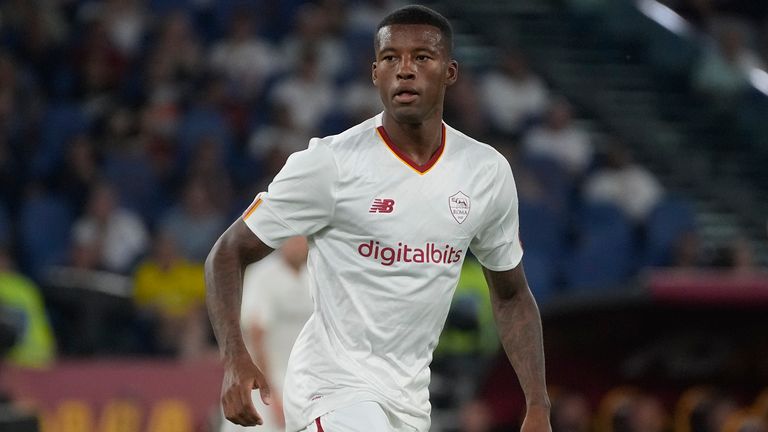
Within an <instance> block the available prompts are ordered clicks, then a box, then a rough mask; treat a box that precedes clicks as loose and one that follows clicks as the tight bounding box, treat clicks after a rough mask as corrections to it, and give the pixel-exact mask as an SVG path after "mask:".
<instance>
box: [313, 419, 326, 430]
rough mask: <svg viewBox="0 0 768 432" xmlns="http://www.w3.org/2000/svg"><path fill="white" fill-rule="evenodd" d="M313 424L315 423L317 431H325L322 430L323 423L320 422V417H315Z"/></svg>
mask: <svg viewBox="0 0 768 432" xmlns="http://www.w3.org/2000/svg"><path fill="white" fill-rule="evenodd" d="M315 424H316V425H317V432H325V431H324V430H323V425H322V424H320V417H318V418H316V419H315Z"/></svg>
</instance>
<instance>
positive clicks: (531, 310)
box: [483, 263, 551, 432]
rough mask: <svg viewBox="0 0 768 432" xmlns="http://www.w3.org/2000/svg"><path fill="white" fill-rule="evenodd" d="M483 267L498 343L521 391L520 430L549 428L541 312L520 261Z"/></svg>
mask: <svg viewBox="0 0 768 432" xmlns="http://www.w3.org/2000/svg"><path fill="white" fill-rule="evenodd" d="M483 271H484V273H485V279H486V280H487V281H488V286H489V288H490V294H491V305H492V307H493V316H494V319H495V321H496V326H497V328H498V331H499V337H500V338H501V343H502V345H503V346H504V351H506V353H507V358H509V361H510V363H511V364H512V367H514V368H515V372H516V373H517V377H518V379H519V380H520V385H521V387H522V388H523V392H524V393H525V400H526V416H525V420H524V422H523V426H522V428H521V431H522V432H547V431H551V426H550V424H549V409H550V403H549V397H548V395H547V386H546V377H545V372H544V344H543V337H542V329H541V316H540V315H539V308H538V306H536V301H535V300H534V298H533V294H531V290H530V289H529V288H528V282H527V281H526V279H525V272H524V271H523V264H522V263H520V264H518V265H517V267H515V268H514V269H512V270H507V271H492V270H488V269H487V268H484V269H483Z"/></svg>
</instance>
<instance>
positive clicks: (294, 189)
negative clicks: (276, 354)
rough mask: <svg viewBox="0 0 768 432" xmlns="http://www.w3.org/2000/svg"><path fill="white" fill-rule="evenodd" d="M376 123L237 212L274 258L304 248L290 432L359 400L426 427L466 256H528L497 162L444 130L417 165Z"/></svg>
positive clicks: (508, 182)
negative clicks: (302, 240)
mask: <svg viewBox="0 0 768 432" xmlns="http://www.w3.org/2000/svg"><path fill="white" fill-rule="evenodd" d="M381 120H382V114H379V115H378V116H376V117H374V118H372V119H369V120H367V121H365V122H363V123H361V124H359V125H357V126H355V127H353V128H351V129H349V130H347V131H345V132H343V133H341V134H339V135H334V136H330V137H326V138H322V139H317V138H314V139H312V140H311V141H310V144H309V148H308V149H307V150H304V151H301V152H298V153H295V154H293V155H291V157H290V158H289V159H288V161H287V162H286V164H285V166H284V167H283V169H282V170H281V171H280V173H278V175H277V176H276V177H275V179H274V180H273V182H272V183H271V184H270V186H269V188H268V191H267V192H266V193H261V194H259V196H258V197H257V198H256V200H255V201H254V203H253V204H252V205H251V207H250V208H249V209H248V210H247V211H246V212H245V213H244V215H243V219H244V220H245V222H246V224H247V225H248V226H249V227H250V229H251V230H252V231H253V232H254V233H255V234H256V235H257V236H258V237H259V238H260V239H261V240H262V241H263V242H264V243H266V244H267V245H269V246H270V247H273V248H277V247H279V246H280V244H281V242H282V241H284V240H285V239H287V238H288V237H291V236H295V235H305V236H308V238H309V258H308V268H309V272H310V292H311V295H312V297H313V299H314V311H313V314H312V317H311V318H310V319H309V321H308V322H307V324H306V325H305V326H304V329H303V330H302V332H301V334H300V335H299V338H298V340H297V341H296V344H295V345H294V348H293V351H292V353H291V357H290V360H289V365H288V372H287V375H286V381H285V387H284V388H285V394H284V406H285V414H286V429H287V430H288V431H297V430H300V429H303V428H305V427H306V426H307V425H308V424H310V423H311V422H313V421H314V420H315V418H317V417H319V416H321V415H322V414H324V413H326V412H329V411H332V410H334V409H337V408H341V407H343V406H347V405H351V404H353V403H355V402H360V401H376V402H378V403H380V404H381V405H382V406H383V407H384V408H385V409H386V410H387V411H388V412H390V413H391V414H392V415H394V416H396V417H397V419H398V420H399V421H401V422H403V423H405V424H408V425H411V426H413V427H414V428H415V429H416V430H418V431H427V430H429V424H430V404H429V392H428V384H429V378H430V372H429V364H430V362H431V360H432V351H433V349H434V348H435V345H436V344H437V341H438V338H439V335H440V331H441V330H442V327H443V324H444V322H445V318H446V316H447V314H448V309H449V306H450V303H451V297H452V295H453V291H454V289H455V287H456V283H457V281H458V277H459V272H460V270H461V265H462V262H463V260H464V256H465V254H466V251H467V248H468V247H469V248H471V250H472V252H473V253H474V254H475V255H476V256H477V258H478V259H479V260H480V262H481V263H482V264H483V265H484V266H485V267H487V268H489V269H491V270H497V271H501V270H509V269H512V268H514V267H516V266H517V264H518V263H519V262H520V260H521V258H522V248H521V246H520V241H519V237H518V218H517V206H518V203H517V192H516V190H515V183H514V180H513V178H512V172H511V170H510V167H509V164H508V162H507V161H506V159H504V157H503V156H501V155H500V154H499V153H498V152H497V151H496V150H494V149H493V148H492V147H490V146H487V145H485V144H482V143H479V142H477V141H475V140H473V139H471V138H469V137H467V136H466V135H464V134H462V133H460V132H458V131H456V130H454V129H452V128H451V127H448V126H446V125H443V142H442V145H441V147H440V148H439V149H438V150H437V151H436V152H435V155H434V156H433V157H432V159H431V160H430V161H429V162H427V163H426V164H425V165H422V166H418V165H416V164H414V163H412V162H410V160H409V159H408V158H407V156H405V155H403V154H402V153H401V152H400V151H399V150H398V149H397V148H396V147H395V145H394V144H393V143H392V142H391V141H390V139H389V138H388V136H387V134H386V132H385V131H384V129H383V127H381Z"/></svg>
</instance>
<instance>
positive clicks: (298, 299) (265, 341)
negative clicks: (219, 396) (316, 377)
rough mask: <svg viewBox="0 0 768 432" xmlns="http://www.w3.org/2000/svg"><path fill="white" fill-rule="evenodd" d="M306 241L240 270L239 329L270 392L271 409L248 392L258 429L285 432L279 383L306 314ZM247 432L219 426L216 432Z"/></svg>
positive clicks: (308, 306)
mask: <svg viewBox="0 0 768 432" xmlns="http://www.w3.org/2000/svg"><path fill="white" fill-rule="evenodd" d="M306 261H307V240H306V239H305V238H304V237H293V238H291V239H289V240H287V241H286V242H285V243H283V245H282V247H281V248H280V250H278V251H277V252H275V253H273V254H272V255H270V256H269V257H267V258H265V259H264V260H262V261H259V262H258V263H256V264H254V265H252V266H249V267H248V268H247V269H246V273H245V279H244V281H243V302H242V312H241V314H240V323H241V326H242V328H243V335H244V336H245V341H246V346H247V347H248V351H249V352H250V354H251V357H252V358H253V360H254V362H255V363H256V364H257V365H259V368H261V370H262V372H264V374H265V376H266V377H267V380H268V381H269V386H270V389H271V390H272V401H273V402H272V405H271V406H269V407H267V406H264V404H263V403H262V402H261V397H260V396H259V392H258V391H254V392H252V396H253V402H254V404H255V405H256V407H257V408H256V410H257V411H258V412H259V413H260V414H262V416H263V417H264V424H263V425H262V426H260V427H259V428H258V429H259V430H262V431H264V432H272V431H278V430H285V420H284V419H283V410H282V404H281V403H280V401H282V398H283V396H282V395H283V381H284V378H285V371H286V368H287V366H288V357H289V355H290V353H291V349H292V348H293V343H294V341H295V340H296V338H297V337H298V336H299V332H300V331H301V329H302V328H303V327H304V324H305V323H306V322H307V319H308V318H309V317H310V315H311V314H312V299H311V297H310V293H309V277H308V275H307V269H306ZM242 430H251V428H243V427H240V426H236V425H234V424H233V423H230V422H228V421H226V420H225V421H224V423H223V424H222V427H221V432H234V431H242Z"/></svg>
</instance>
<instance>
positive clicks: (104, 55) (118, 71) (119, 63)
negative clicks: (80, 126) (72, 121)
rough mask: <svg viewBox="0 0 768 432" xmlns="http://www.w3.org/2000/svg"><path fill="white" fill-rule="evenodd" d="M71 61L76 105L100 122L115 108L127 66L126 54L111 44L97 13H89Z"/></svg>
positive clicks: (105, 28)
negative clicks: (93, 14) (74, 75)
mask: <svg viewBox="0 0 768 432" xmlns="http://www.w3.org/2000/svg"><path fill="white" fill-rule="evenodd" d="M74 61H75V65H76V68H75V70H76V72H77V89H76V96H77V99H78V101H79V102H80V109H82V110H83V112H85V113H86V114H87V115H88V117H89V118H90V119H92V120H93V121H95V122H96V123H100V122H101V121H103V119H104V118H105V117H106V116H107V115H109V113H110V112H111V111H113V110H114V109H116V108H117V105H118V103H119V99H118V96H119V95H118V92H119V89H120V85H121V84H122V81H123V79H124V78H125V74H126V72H127V70H128V58H126V57H125V56H124V55H123V54H122V53H121V52H120V51H119V50H118V49H117V48H116V47H115V46H114V45H113V44H112V42H111V40H110V37H109V33H108V30H107V27H106V25H105V23H104V21H103V20H102V19H101V17H98V16H96V17H90V21H89V22H88V23H87V25H86V32H85V34H84V35H83V38H82V40H81V41H80V44H79V46H78V47H77V48H76V50H75V56H74Z"/></svg>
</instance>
